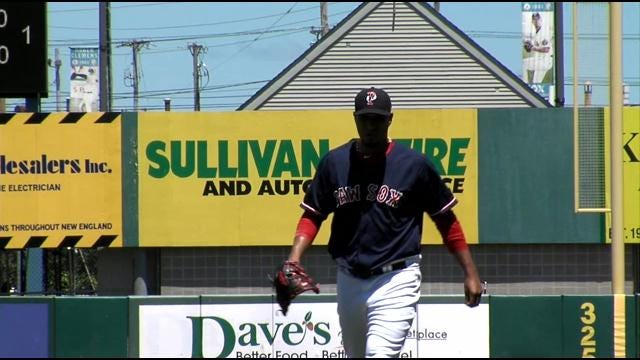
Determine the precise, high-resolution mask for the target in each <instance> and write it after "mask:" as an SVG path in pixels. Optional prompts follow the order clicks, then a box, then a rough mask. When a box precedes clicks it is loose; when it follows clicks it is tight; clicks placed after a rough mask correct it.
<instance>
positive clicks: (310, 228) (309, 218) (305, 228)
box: [296, 211, 322, 241]
mask: <svg viewBox="0 0 640 360" xmlns="http://www.w3.org/2000/svg"><path fill="white" fill-rule="evenodd" d="M320 224H322V221H320V219H318V218H317V217H316V216H314V215H313V213H311V212H310V211H305V212H304V213H303V214H302V216H301V217H300V221H298V227H297V228H296V236H304V237H306V238H307V239H309V240H311V241H313V239H315V238H316V235H318V230H320Z"/></svg>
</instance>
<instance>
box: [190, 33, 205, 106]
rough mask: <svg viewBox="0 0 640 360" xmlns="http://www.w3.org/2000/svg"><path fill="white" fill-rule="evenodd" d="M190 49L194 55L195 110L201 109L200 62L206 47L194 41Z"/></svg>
mask: <svg viewBox="0 0 640 360" xmlns="http://www.w3.org/2000/svg"><path fill="white" fill-rule="evenodd" d="M189 51H190V52H191V56H192V57H193V110H194V111H200V67H201V66H202V63H201V62H200V59H199V56H200V54H201V53H205V52H206V49H204V48H203V47H202V45H198V44H196V43H193V44H191V45H189Z"/></svg>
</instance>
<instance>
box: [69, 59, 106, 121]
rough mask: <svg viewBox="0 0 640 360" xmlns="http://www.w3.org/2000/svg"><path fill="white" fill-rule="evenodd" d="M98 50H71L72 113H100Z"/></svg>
mask: <svg viewBox="0 0 640 360" xmlns="http://www.w3.org/2000/svg"><path fill="white" fill-rule="evenodd" d="M98 56H99V54H98V48H71V77H70V85H69V92H70V93H71V95H70V102H69V111H70V112H91V111H98V109H99V106H98V99H100V87H99V85H98V83H99V80H100V79H99V77H100V75H99V74H100V71H99V69H98V63H99V57H98Z"/></svg>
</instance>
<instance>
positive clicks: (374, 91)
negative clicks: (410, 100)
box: [354, 87, 391, 116]
mask: <svg viewBox="0 0 640 360" xmlns="http://www.w3.org/2000/svg"><path fill="white" fill-rule="evenodd" d="M355 106H356V111H355V112H354V114H355V115H356V116H357V115H361V114H378V115H384V116H389V115H390V114H391V98H389V95H388V94H387V92H386V91H384V90H382V89H378V88H375V87H370V88H368V89H362V90H360V92H359V93H358V95H356V98H355Z"/></svg>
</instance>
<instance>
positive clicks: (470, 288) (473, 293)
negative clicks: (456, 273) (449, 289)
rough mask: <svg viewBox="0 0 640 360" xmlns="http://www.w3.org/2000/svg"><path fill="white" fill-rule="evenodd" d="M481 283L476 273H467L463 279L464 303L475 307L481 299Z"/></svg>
mask: <svg viewBox="0 0 640 360" xmlns="http://www.w3.org/2000/svg"><path fill="white" fill-rule="evenodd" d="M482 292H483V288H482V284H481V283H480V278H479V277H478V275H468V276H466V277H465V279H464V303H465V304H466V305H467V306H469V307H476V306H478V305H479V304H480V300H481V299H482Z"/></svg>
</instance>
